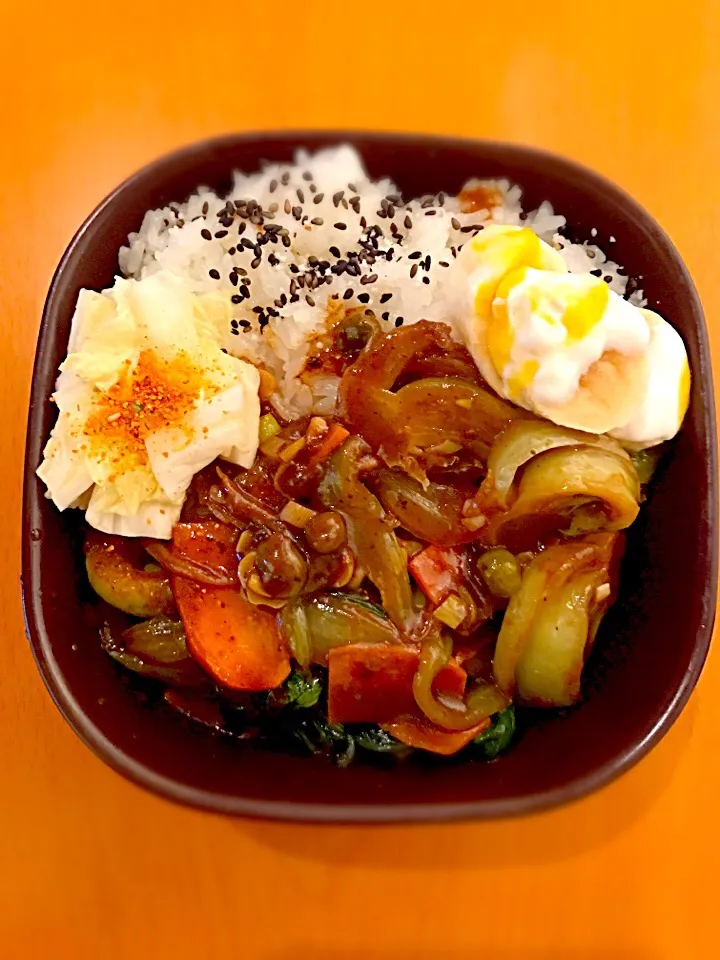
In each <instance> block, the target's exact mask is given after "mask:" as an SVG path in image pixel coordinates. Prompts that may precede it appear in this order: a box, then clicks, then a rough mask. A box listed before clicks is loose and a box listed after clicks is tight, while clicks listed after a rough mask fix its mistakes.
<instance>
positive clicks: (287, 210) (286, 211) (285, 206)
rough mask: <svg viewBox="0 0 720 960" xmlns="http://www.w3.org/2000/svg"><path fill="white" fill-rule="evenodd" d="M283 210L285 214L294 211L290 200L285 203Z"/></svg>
mask: <svg viewBox="0 0 720 960" xmlns="http://www.w3.org/2000/svg"><path fill="white" fill-rule="evenodd" d="M283 210H284V211H285V213H290V211H291V210H292V204H291V203H290V201H289V200H286V201H285V203H284V204H283Z"/></svg>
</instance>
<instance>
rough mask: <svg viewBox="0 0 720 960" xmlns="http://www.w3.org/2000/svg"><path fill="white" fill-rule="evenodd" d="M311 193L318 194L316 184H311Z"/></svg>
mask: <svg viewBox="0 0 720 960" xmlns="http://www.w3.org/2000/svg"><path fill="white" fill-rule="evenodd" d="M310 193H317V187H316V186H315V184H314V183H311V184H310Z"/></svg>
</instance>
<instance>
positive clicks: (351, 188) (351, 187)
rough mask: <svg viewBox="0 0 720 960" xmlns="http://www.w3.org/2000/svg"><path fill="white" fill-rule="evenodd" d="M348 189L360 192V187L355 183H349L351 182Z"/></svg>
mask: <svg viewBox="0 0 720 960" xmlns="http://www.w3.org/2000/svg"><path fill="white" fill-rule="evenodd" d="M348 190H351V191H352V192H353V193H357V192H358V188H357V187H356V186H355V184H354V183H349V184H348Z"/></svg>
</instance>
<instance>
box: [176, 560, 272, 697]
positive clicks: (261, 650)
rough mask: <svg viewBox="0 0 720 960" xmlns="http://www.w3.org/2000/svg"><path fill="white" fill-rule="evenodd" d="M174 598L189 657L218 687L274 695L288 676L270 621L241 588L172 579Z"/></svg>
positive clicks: (264, 612) (268, 616)
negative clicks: (199, 665)
mask: <svg viewBox="0 0 720 960" xmlns="http://www.w3.org/2000/svg"><path fill="white" fill-rule="evenodd" d="M173 592H174V594H175V601H176V603H177V606H178V610H179V611H180V616H181V618H182V622H183V624H184V626H185V634H186V636H187V642H188V647H189V649H190V652H191V653H192V655H193V656H194V657H195V658H196V659H197V660H198V661H199V662H200V663H201V664H202V665H203V666H204V667H205V669H206V670H207V671H208V672H209V673H211V674H212V675H213V676H214V677H215V678H216V679H217V680H218V681H219V682H220V683H222V684H224V685H225V686H226V687H232V688H233V689H234V690H272V689H273V688H274V687H277V686H278V685H279V684H281V683H282V682H283V680H284V679H285V678H286V677H287V675H288V674H289V673H290V658H289V657H288V652H287V648H286V646H285V644H284V642H283V640H282V639H281V637H280V634H279V632H278V628H277V624H276V623H275V617H274V615H273V614H271V613H268V612H267V611H265V610H261V609H260V608H259V607H256V606H253V604H251V603H249V602H248V601H247V600H246V599H245V597H244V596H243V594H242V593H241V592H240V589H239V587H234V586H233V587H211V586H207V585H205V584H202V583H197V582H196V581H195V580H188V579H187V578H185V577H173Z"/></svg>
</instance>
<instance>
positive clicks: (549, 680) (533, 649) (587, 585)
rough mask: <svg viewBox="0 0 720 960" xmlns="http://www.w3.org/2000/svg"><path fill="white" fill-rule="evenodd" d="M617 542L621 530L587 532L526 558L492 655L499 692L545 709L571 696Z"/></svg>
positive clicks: (604, 599)
mask: <svg viewBox="0 0 720 960" xmlns="http://www.w3.org/2000/svg"><path fill="white" fill-rule="evenodd" d="M622 545H623V541H622V535H621V534H617V533H602V534H593V535H591V536H588V537H585V538H584V539H583V540H577V541H574V542H571V543H563V544H558V545H556V546H553V547H549V548H548V549H547V550H545V551H543V552H542V553H541V554H539V555H538V556H537V557H536V558H535V559H534V560H533V561H532V562H531V563H530V564H529V566H528V567H527V569H526V570H525V572H524V574H523V578H522V582H521V585H520V589H519V590H518V591H517V592H516V593H515V594H514V595H513V597H512V598H511V600H510V604H509V606H508V608H507V611H506V613H505V617H504V619H503V624H502V628H501V630H500V635H499V636H498V640H497V644H496V647H495V656H494V659H493V671H494V675H495V681H496V683H497V685H498V687H499V688H500V689H501V690H502V691H503V692H504V693H505V694H506V695H507V696H509V697H510V696H512V695H513V694H514V693H516V692H517V695H518V696H519V698H520V699H521V700H522V701H524V702H526V703H531V704H533V705H536V706H552V707H561V706H569V705H571V704H572V703H574V702H575V701H576V700H577V698H578V696H579V694H580V678H581V673H582V667H583V664H584V661H585V658H586V656H587V653H588V651H589V649H590V646H591V645H592V642H593V640H594V637H595V633H596V631H597V628H598V625H599V621H600V618H601V617H602V614H603V613H604V612H605V610H606V609H607V607H608V606H609V605H610V603H611V602H612V597H613V593H614V587H615V583H616V581H617V566H618V564H619V559H620V556H621V553H622ZM606 585H609V586H610V591H609V592H608V590H607V588H606Z"/></svg>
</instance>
